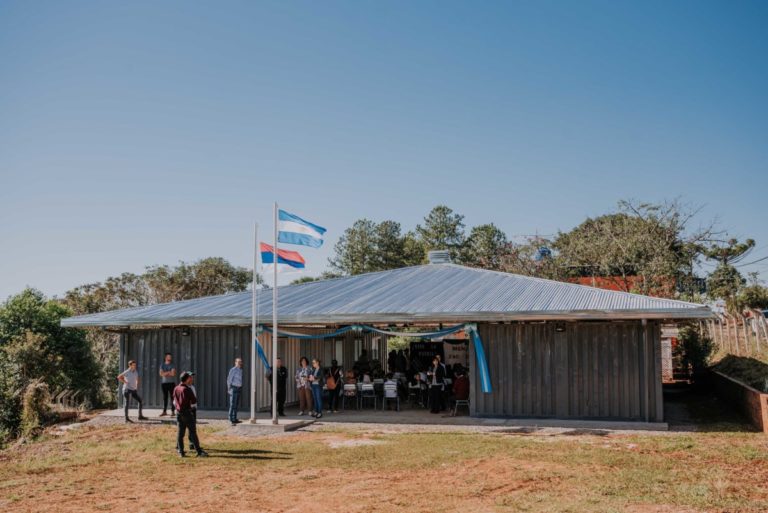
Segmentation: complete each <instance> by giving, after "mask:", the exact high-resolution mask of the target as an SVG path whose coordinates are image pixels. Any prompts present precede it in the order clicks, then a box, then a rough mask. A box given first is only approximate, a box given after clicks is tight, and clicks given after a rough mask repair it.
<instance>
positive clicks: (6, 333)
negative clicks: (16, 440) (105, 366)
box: [0, 289, 99, 434]
mask: <svg viewBox="0 0 768 513" xmlns="http://www.w3.org/2000/svg"><path fill="white" fill-rule="evenodd" d="M70 315H71V311H70V310H69V309H67V308H66V307H65V306H64V305H62V304H60V303H59V302H57V301H50V300H48V299H46V298H45V296H43V294H42V293H40V292H39V291H36V290H33V289H27V290H24V291H23V292H21V293H20V294H17V295H16V296H12V297H10V298H9V299H8V300H7V301H6V302H5V303H3V304H2V306H0V371H2V373H3V374H6V375H5V376H3V378H2V379H0V387H2V390H0V398H2V399H3V403H2V406H0V410H3V411H0V422H3V423H4V425H2V426H0V429H1V430H3V431H4V432H5V433H6V434H8V433H11V434H15V433H16V432H17V431H18V427H19V424H18V422H19V421H20V417H21V413H20V411H19V409H20V408H21V403H20V398H21V397H22V396H23V395H24V390H25V389H26V387H27V386H28V385H29V384H30V383H32V382H37V381H40V382H43V383H45V384H46V385H47V386H48V387H49V388H50V389H51V390H52V391H54V392H57V391H61V390H65V389H66V390H71V391H73V392H78V393H80V396H81V397H82V398H84V399H86V400H90V401H93V399H94V397H95V394H96V391H97V388H98V386H97V384H98V378H99V368H98V365H97V364H96V361H95V360H94V359H93V356H92V353H91V350H90V346H89V343H88V341H87V340H86V336H85V332H83V331H82V330H73V329H64V328H62V327H61V326H60V322H61V319H63V318H65V317H68V316H70ZM9 410H10V411H9Z"/></svg>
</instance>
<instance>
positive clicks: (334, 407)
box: [326, 360, 344, 413]
mask: <svg viewBox="0 0 768 513" xmlns="http://www.w3.org/2000/svg"><path fill="white" fill-rule="evenodd" d="M326 385H327V386H328V410H329V411H332V412H333V413H338V412H339V410H338V404H339V392H340V391H341V389H342V388H344V387H343V383H342V381H341V367H339V362H338V361H336V360H331V368H330V369H329V370H328V380H327V381H326Z"/></svg>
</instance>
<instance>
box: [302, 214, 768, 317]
mask: <svg viewBox="0 0 768 513" xmlns="http://www.w3.org/2000/svg"><path fill="white" fill-rule="evenodd" d="M698 214H699V209H695V208H692V207H690V206H687V205H684V204H682V203H681V202H679V201H669V202H664V203H657V204H654V203H641V202H636V201H629V200H623V201H620V202H619V203H618V205H617V208H616V210H615V211H613V212H609V213H607V214H604V215H601V216H597V217H594V218H587V219H585V220H584V221H583V222H582V223H580V224H579V225H578V226H576V227H574V228H573V229H571V230H568V231H560V232H558V233H557V234H556V235H555V236H554V237H551V238H545V237H530V238H529V239H528V240H526V241H523V242H515V241H510V240H509V238H508V237H507V235H506V234H505V233H504V231H503V230H501V229H500V228H499V227H498V226H496V225H495V224H494V223H493V222H489V223H486V224H481V225H478V226H474V227H472V228H471V229H469V231H467V229H466V228H467V227H466V225H465V223H464V216H463V215H461V214H459V213H457V212H455V211H453V210H452V209H451V208H449V207H448V206H445V205H438V206H436V207H434V208H433V209H432V210H431V211H430V212H429V213H428V214H427V215H426V216H425V217H424V219H423V221H422V222H421V223H419V224H417V225H416V228H415V229H414V230H412V231H408V232H403V230H402V227H401V225H400V223H398V222H397V221H393V220H385V221H382V222H379V223H376V222H374V221H371V220H369V219H360V220H357V221H355V222H354V223H353V224H352V226H350V227H349V228H347V229H346V230H345V231H344V233H343V234H342V235H341V237H340V239H339V241H338V242H337V243H336V245H335V247H334V254H333V256H332V257H331V258H330V259H329V265H330V267H331V269H333V273H331V274H330V275H334V276H344V275H346V276H351V275H356V274H361V273H368V272H374V271H384V270H387V269H395V268H398V267H404V266H409V265H420V264H424V263H426V262H427V254H428V252H429V251H431V250H448V251H449V252H450V255H451V259H452V261H453V262H455V263H458V264H463V265H467V266H471V267H478V268H482V269H489V270H494V271H502V272H509V273H514V274H521V275H525V276H535V277H540V278H547V279H553V280H561V281H578V282H582V283H588V284H589V283H590V280H589V279H587V280H583V278H591V279H594V280H595V281H594V283H597V284H602V285H608V286H612V288H615V289H618V290H622V291H625V292H636V293H640V294H649V295H654V296H658V297H667V298H678V299H689V300H700V301H704V300H707V299H709V300H715V299H723V300H725V301H726V304H727V306H728V308H729V309H733V310H738V309H743V308H768V292H767V290H766V288H765V287H763V286H762V285H760V284H759V282H758V280H757V277H756V276H753V277H752V278H751V280H750V282H749V285H748V286H747V280H746V279H745V278H744V276H742V274H741V273H740V272H739V269H738V267H737V265H738V264H739V262H741V260H742V259H743V258H745V257H746V256H747V255H748V254H749V252H750V251H751V250H752V249H753V248H754V244H755V243H754V240H752V239H747V240H746V241H743V242H739V241H738V240H737V239H733V238H727V237H726V235H725V232H724V231H721V230H718V229H716V226H715V223H714V222H703V223H702V222H701V220H700V219H698V218H697V217H698ZM707 262H711V263H715V264H716V267H715V269H714V270H713V271H712V272H711V273H702V272H701V271H700V268H701V264H703V263H707ZM328 276H329V275H328V274H326V275H325V276H321V278H323V277H328ZM309 279H312V278H309ZM580 279H581V280H580ZM598 279H599V280H598ZM306 280H307V278H305V279H304V281H306Z"/></svg>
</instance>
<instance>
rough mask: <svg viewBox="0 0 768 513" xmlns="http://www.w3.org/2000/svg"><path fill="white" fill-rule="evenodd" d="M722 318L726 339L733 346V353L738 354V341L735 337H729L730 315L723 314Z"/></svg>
mask: <svg viewBox="0 0 768 513" xmlns="http://www.w3.org/2000/svg"><path fill="white" fill-rule="evenodd" d="M723 318H724V320H725V329H726V332H727V333H728V341H729V342H730V343H731V345H732V346H733V354H735V355H738V354H739V341H738V340H736V339H733V338H731V320H730V315H728V314H723Z"/></svg>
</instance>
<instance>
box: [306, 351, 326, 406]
mask: <svg viewBox="0 0 768 513" xmlns="http://www.w3.org/2000/svg"><path fill="white" fill-rule="evenodd" d="M309 382H310V383H311V386H312V399H313V403H314V411H313V412H312V416H313V417H315V418H316V419H319V418H321V417H322V416H323V385H324V384H325V373H323V369H322V367H320V360H318V359H317V358H314V359H313V360H312V372H311V373H310V375H309Z"/></svg>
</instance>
